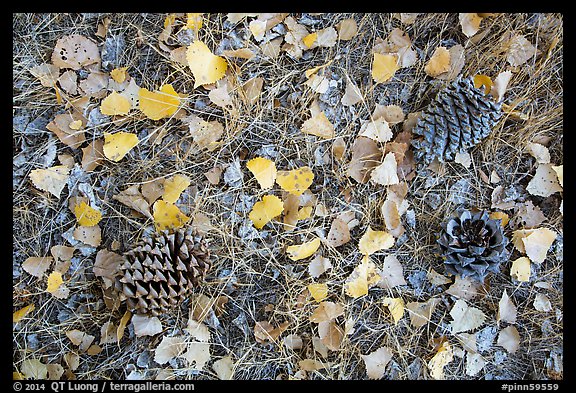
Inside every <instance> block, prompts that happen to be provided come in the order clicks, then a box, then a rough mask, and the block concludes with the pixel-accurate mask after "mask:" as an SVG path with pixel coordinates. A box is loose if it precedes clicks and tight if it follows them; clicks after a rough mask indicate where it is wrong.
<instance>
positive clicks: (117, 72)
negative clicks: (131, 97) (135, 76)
mask: <svg viewBox="0 0 576 393" xmlns="http://www.w3.org/2000/svg"><path fill="white" fill-rule="evenodd" d="M127 70H128V67H120V68H114V69H113V70H112V71H110V76H111V77H112V79H114V81H115V82H116V83H124V81H125V80H126V77H127V76H128V72H127Z"/></svg>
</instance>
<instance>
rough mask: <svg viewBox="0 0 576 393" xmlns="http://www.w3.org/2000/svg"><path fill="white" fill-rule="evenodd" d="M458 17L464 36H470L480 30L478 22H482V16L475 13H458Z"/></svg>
mask: <svg viewBox="0 0 576 393" xmlns="http://www.w3.org/2000/svg"><path fill="white" fill-rule="evenodd" d="M458 19H459V20H460V26H461V27H462V33H464V35H465V36H466V37H472V36H473V35H474V34H476V33H478V30H480V22H482V19H483V18H482V17H481V16H480V15H478V14H476V13H460V14H458Z"/></svg>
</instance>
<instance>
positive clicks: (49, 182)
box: [29, 165, 70, 198]
mask: <svg viewBox="0 0 576 393" xmlns="http://www.w3.org/2000/svg"><path fill="white" fill-rule="evenodd" d="M69 173H70V169H69V168H68V167H66V166H64V165H56V166H53V167H51V168H47V169H34V170H33V171H31V172H30V175H29V176H30V180H32V183H33V184H34V186H35V187H36V188H39V189H40V190H42V191H47V192H49V193H50V194H52V195H54V196H55V197H56V198H60V193H61V192H62V190H63V189H64V186H66V184H68V177H69Z"/></svg>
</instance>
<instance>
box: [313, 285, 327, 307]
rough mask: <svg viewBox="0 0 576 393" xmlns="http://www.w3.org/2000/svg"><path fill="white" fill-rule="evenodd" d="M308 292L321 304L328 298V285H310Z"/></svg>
mask: <svg viewBox="0 0 576 393" xmlns="http://www.w3.org/2000/svg"><path fill="white" fill-rule="evenodd" d="M308 290H309V291H310V295H312V297H313V298H314V300H316V301H317V302H318V303H320V302H321V301H322V300H324V299H326V298H327V297H328V285H327V284H324V283H322V284H320V283H317V284H310V285H308Z"/></svg>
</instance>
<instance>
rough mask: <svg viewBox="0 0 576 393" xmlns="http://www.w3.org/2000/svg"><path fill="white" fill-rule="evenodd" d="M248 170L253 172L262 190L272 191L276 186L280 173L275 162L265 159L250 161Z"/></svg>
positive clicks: (247, 166) (257, 158) (247, 165)
mask: <svg viewBox="0 0 576 393" xmlns="http://www.w3.org/2000/svg"><path fill="white" fill-rule="evenodd" d="M246 168H248V170H249V171H250V172H252V174H253V175H254V177H255V178H256V180H257V181H258V184H259V185H260V188H262V189H263V190H267V189H270V188H272V186H274V182H275V181H276V176H277V173H278V172H277V170H276V165H275V164H274V161H272V160H269V159H267V158H263V157H256V158H253V159H251V160H250V161H248V163H247V164H246Z"/></svg>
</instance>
